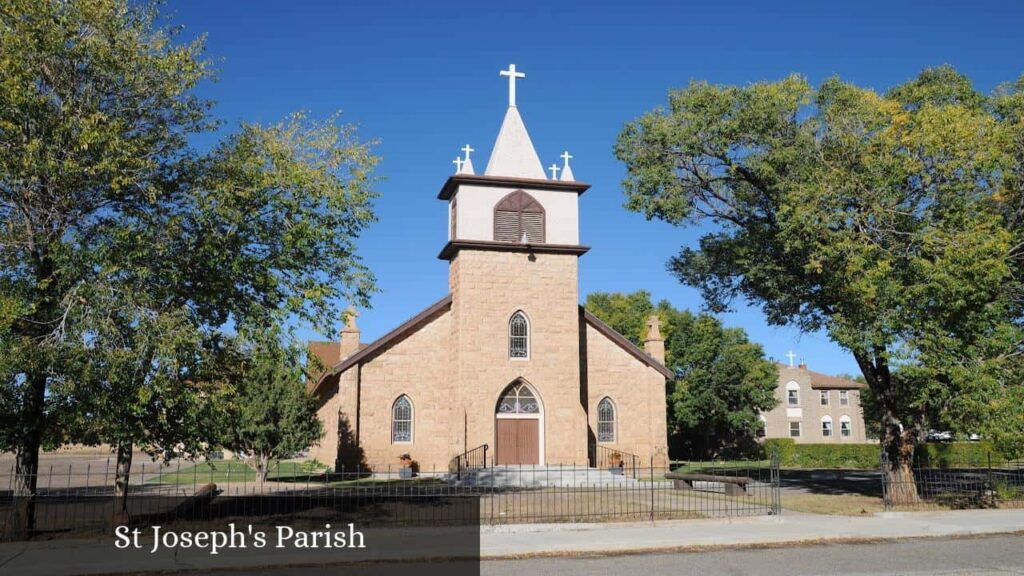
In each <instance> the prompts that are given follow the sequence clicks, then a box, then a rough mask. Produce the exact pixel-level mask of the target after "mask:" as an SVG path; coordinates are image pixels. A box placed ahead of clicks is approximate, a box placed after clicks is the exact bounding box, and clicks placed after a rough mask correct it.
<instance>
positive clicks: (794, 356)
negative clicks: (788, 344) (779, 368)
mask: <svg viewBox="0 0 1024 576" xmlns="http://www.w3.org/2000/svg"><path fill="white" fill-rule="evenodd" d="M786 357H787V358H789V366H790V368H792V367H793V359H794V358H796V354H795V353H793V351H792V350H790V351H789V354H786Z"/></svg>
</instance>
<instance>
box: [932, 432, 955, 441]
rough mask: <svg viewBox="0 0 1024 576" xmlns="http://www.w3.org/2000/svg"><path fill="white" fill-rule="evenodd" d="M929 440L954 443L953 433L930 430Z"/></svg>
mask: <svg viewBox="0 0 1024 576" xmlns="http://www.w3.org/2000/svg"><path fill="white" fill-rule="evenodd" d="M927 439H928V441H929V442H952V441H953V433H952V432H949V431H940V430H929V431H928V436H927Z"/></svg>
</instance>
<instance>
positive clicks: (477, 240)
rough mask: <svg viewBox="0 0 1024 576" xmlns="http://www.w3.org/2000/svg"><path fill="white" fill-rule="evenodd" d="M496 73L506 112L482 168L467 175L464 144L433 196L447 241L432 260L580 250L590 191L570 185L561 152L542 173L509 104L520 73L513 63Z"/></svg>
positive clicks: (566, 161) (512, 103) (469, 168)
mask: <svg viewBox="0 0 1024 576" xmlns="http://www.w3.org/2000/svg"><path fill="white" fill-rule="evenodd" d="M500 74H501V76H507V77H508V81H509V85H508V109H507V110H506V111H505V118H504V120H503V121H502V124H501V129H500V130H499V131H498V138H497V140H496V141H495V143H494V148H493V149H492V150H491V157H490V159H489V160H488V162H487V167H486V169H485V170H484V172H483V174H479V175H476V174H474V171H473V167H472V166H473V165H472V164H471V163H470V160H469V153H470V152H472V151H473V149H472V148H471V147H470V146H468V145H467V146H465V147H464V148H463V151H464V152H465V153H466V155H465V157H464V158H457V159H456V161H455V162H453V163H454V164H455V165H456V170H455V174H454V175H452V176H451V177H449V178H448V180H447V181H446V182H445V184H444V187H442V188H441V192H440V193H439V194H438V196H437V197H438V198H439V199H441V200H447V201H448V202H449V211H448V216H449V226H448V230H449V237H448V243H447V244H446V245H445V247H444V249H443V250H442V251H441V254H440V255H439V257H440V258H442V259H445V260H453V259H454V258H455V256H456V255H457V254H458V253H459V251H461V250H474V251H481V250H484V251H489V252H495V251H498V252H520V253H529V254H536V253H552V254H570V255H575V256H579V255H581V254H583V253H585V252H586V251H587V249H588V248H587V247H586V246H582V245H580V239H579V200H578V199H579V195H580V194H582V193H583V192H584V191H586V190H587V188H589V187H590V186H589V185H588V184H585V183H583V182H578V181H576V179H575V176H574V175H573V173H572V169H570V168H569V159H570V158H572V156H571V155H569V153H568V152H566V153H564V154H562V159H563V165H562V166H558V165H557V164H552V166H551V175H550V176H548V174H547V173H546V172H545V170H544V165H543V164H541V161H540V157H539V156H538V155H537V151H536V150H535V149H534V147H533V142H532V141H531V140H530V135H529V134H528V133H527V131H526V126H525V125H524V124H523V118H522V116H520V115H519V108H518V107H517V106H516V81H517V80H519V79H521V78H524V77H525V76H526V75H525V74H523V73H522V72H520V71H518V70H516V67H515V64H510V65H509V67H508V69H507V70H502V71H501V72H500ZM559 171H561V178H559V174H558V172H559ZM527 208H529V209H527Z"/></svg>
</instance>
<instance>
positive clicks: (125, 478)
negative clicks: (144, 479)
mask: <svg viewBox="0 0 1024 576" xmlns="http://www.w3.org/2000/svg"><path fill="white" fill-rule="evenodd" d="M131 471H132V443H131V442H122V443H120V444H118V445H117V472H115V474H114V513H115V514H117V515H121V516H125V517H127V515H128V483H129V482H130V480H131Z"/></svg>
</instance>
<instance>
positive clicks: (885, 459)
mask: <svg viewBox="0 0 1024 576" xmlns="http://www.w3.org/2000/svg"><path fill="white" fill-rule="evenodd" d="M879 468H880V470H879V471H880V472H881V477H882V507H883V508H885V509H886V510H892V508H893V505H892V496H891V495H890V494H889V454H888V453H887V452H886V451H885V450H884V449H883V450H882V453H881V455H880V459H879Z"/></svg>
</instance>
